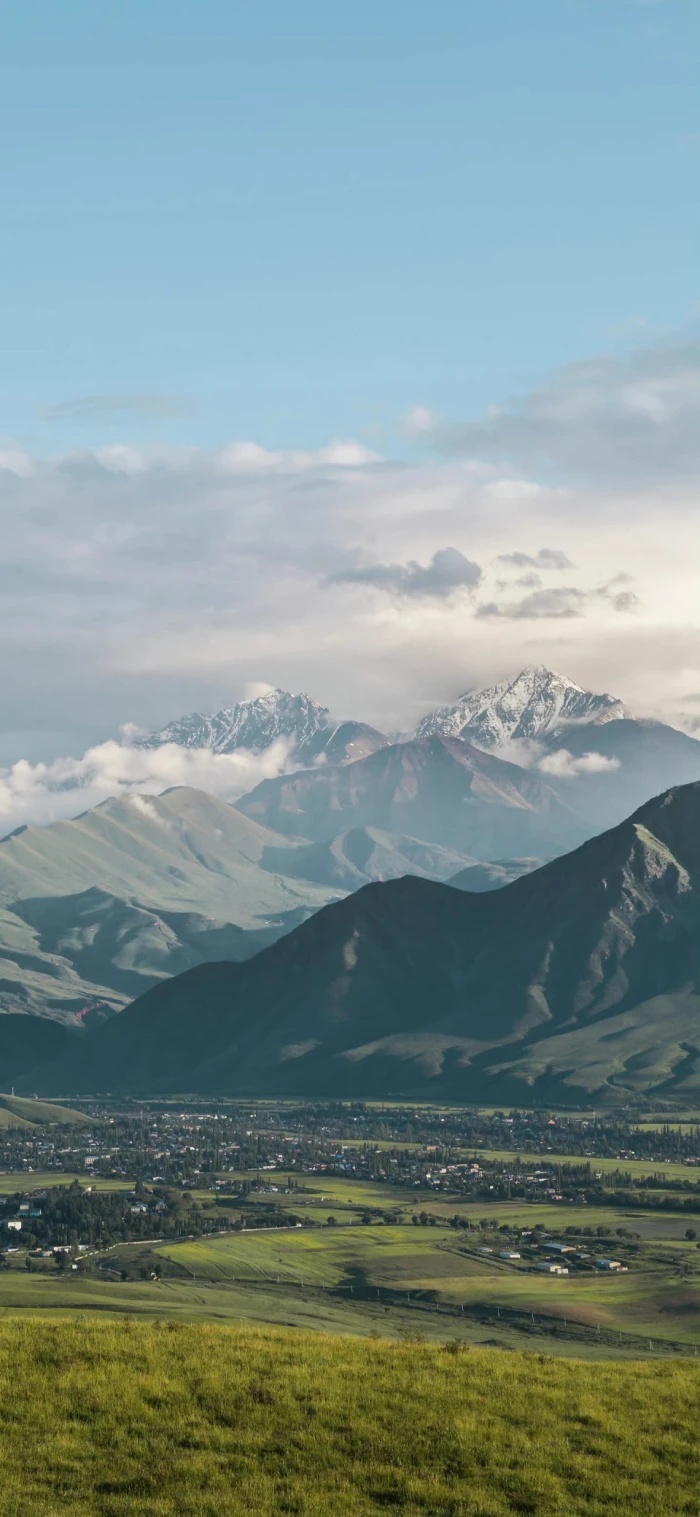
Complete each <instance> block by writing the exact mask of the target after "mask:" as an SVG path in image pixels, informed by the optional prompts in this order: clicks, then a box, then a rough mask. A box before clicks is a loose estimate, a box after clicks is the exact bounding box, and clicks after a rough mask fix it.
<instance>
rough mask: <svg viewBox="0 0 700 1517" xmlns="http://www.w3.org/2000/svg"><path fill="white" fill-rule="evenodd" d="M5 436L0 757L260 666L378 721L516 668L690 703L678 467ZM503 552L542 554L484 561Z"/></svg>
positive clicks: (108, 728)
mask: <svg viewBox="0 0 700 1517" xmlns="http://www.w3.org/2000/svg"><path fill="white" fill-rule="evenodd" d="M1 447H2V458H0V464H1V463H2V462H3V461H4V462H5V464H6V467H4V468H2V467H0V524H1V530H2V543H3V554H2V562H1V563H0V592H1V593H0V642H1V644H2V647H3V650H4V653H5V659H4V667H3V725H2V730H1V731H0V764H2V763H4V764H6V765H12V764H13V763H14V761H15V760H17V759H18V758H20V757H23V758H25V759H27V760H28V761H29V762H30V763H31V764H35V763H37V762H38V761H41V760H43V761H45V762H51V761H53V759H54V757H55V755H57V754H65V753H69V754H82V753H83V752H84V751H85V750H88V749H89V748H92V747H95V746H99V745H100V744H101V743H102V742H103V741H105V740H107V739H108V738H111V737H113V736H114V735H115V734H116V733H118V731H119V729H120V726H121V725H122V724H123V723H125V722H131V723H134V724H135V725H136V727H137V728H141V729H146V730H148V731H152V730H154V729H158V728H160V727H162V726H164V725H165V723H166V722H167V721H169V720H172V719H174V718H177V717H178V716H180V715H181V714H182V713H183V712H187V711H192V710H199V711H205V712H206V711H214V710H216V709H217V708H218V707H220V706H222V705H224V704H226V703H229V702H232V701H235V700H237V699H240V698H241V696H242V694H243V693H244V688H245V686H246V685H247V684H249V683H250V682H251V681H252V680H256V681H265V682H269V683H270V684H271V685H276V686H280V687H282V688H284V689H291V690H300V689H307V690H309V692H310V693H311V694H312V695H313V696H314V697H315V698H316V699H318V700H319V701H321V702H322V704H323V705H325V706H328V707H330V709H331V710H332V711H333V712H334V714H335V715H337V716H339V717H344V716H357V717H358V718H360V719H362V720H365V721H368V722H370V723H372V725H374V726H378V727H380V728H387V727H388V728H389V729H390V730H407V729H408V728H410V727H412V726H414V725H415V724H416V722H417V721H418V720H419V719H420V718H421V717H422V716H423V715H424V713H425V712H426V711H427V710H429V709H431V707H434V706H437V705H441V704H445V703H446V702H449V701H451V700H453V699H455V698H456V697H457V696H458V695H459V693H460V691H462V690H464V689H465V688H467V687H472V688H473V687H478V686H479V685H481V684H489V683H492V682H494V681H496V680H499V679H503V678H505V677H507V676H508V675H512V674H514V673H516V672H517V671H518V669H519V668H520V667H522V666H523V665H524V664H526V663H545V664H548V665H549V666H550V667H553V668H555V669H556V668H559V669H561V670H562V671H563V672H564V673H567V674H570V675H571V677H572V678H573V679H575V680H576V681H577V682H578V683H579V684H582V685H585V686H587V687H588V688H593V689H609V690H611V691H612V692H613V693H614V694H615V695H619V696H620V697H621V698H622V699H623V700H625V701H626V702H627V703H628V704H629V705H630V707H631V708H632V709H635V710H637V711H638V712H639V713H640V714H642V715H649V716H660V717H661V718H662V719H664V720H671V721H673V720H675V719H676V718H677V715H678V713H682V712H683V711H691V710H692V709H693V708H692V707H691V705H690V703H686V702H685V699H684V697H685V693H686V692H687V691H689V690H690V691H692V690H697V689H700V634H699V631H698V621H699V616H698V596H697V583H696V573H697V566H696V562H695V559H694V556H693V554H692V553H691V552H689V550H688V544H689V543H690V542H692V541H694V535H693V534H694V533H695V532H696V530H697V525H696V523H697V495H696V492H694V491H693V490H690V489H688V488H686V481H685V480H679V479H678V477H675V476H673V475H670V476H669V477H668V479H666V478H662V477H659V476H658V475H654V474H653V473H652V474H651V475H650V476H649V478H648V479H644V480H640V481H639V483H638V485H637V487H636V488H635V490H634V491H631V490H630V489H629V488H628V483H627V481H623V483H622V484H621V485H619V486H618V485H617V484H611V483H608V482H604V483H595V482H594V483H590V482H587V483H586V484H585V485H584V486H580V487H579V486H578V485H575V484H573V483H569V484H566V485H557V487H556V488H553V487H552V486H551V485H550V484H547V483H543V482H542V480H541V479H540V478H538V477H537V476H536V474H535V473H534V471H532V470H530V471H528V470H524V471H523V472H522V473H521V475H520V477H518V475H517V472H516V471H515V470H514V469H513V467H512V466H510V465H509V466H508V467H507V468H505V469H503V470H501V471H500V472H499V470H498V468H497V466H496V465H494V464H491V463H486V462H484V463H475V462H474V460H473V459H469V458H468V459H463V458H461V457H459V456H456V455H454V454H451V455H449V456H447V457H439V456H436V455H431V456H430V457H425V456H423V457H421V458H420V460H418V461H414V460H410V461H409V460H406V459H394V460H392V459H388V458H381V457H379V456H378V454H377V453H376V452H374V451H373V450H371V449H370V448H368V447H367V446H366V445H365V443H364V442H363V441H361V440H360V441H357V440H355V441H353V440H347V439H346V440H341V441H337V440H336V441H335V442H333V441H331V442H329V443H328V444H327V445H326V446H320V447H317V448H308V447H305V448H302V447H300V448H293V447H287V448H284V449H272V448H265V447H261V446H259V445H258V444H255V443H252V442H250V441H245V440H240V439H239V440H236V439H233V440H232V441H231V442H230V443H229V444H228V445H227V446H225V447H217V448H216V449H213V450H206V449H200V448H194V447H178V448H165V447H158V448H144V447H142V446H140V445H139V444H138V442H137V441H136V440H135V439H134V437H133V436H130V435H129V433H128V431H125V432H124V433H123V434H122V433H120V434H118V435H117V436H113V437H112V440H111V442H109V441H108V440H107V438H106V437H105V439H103V445H102V446H101V447H99V448H97V449H94V448H92V449H91V448H81V449H75V450H72V451H71V452H69V453H65V454H63V455H61V456H58V457H56V458H42V457H40V456H30V455H29V454H28V453H27V452H26V450H25V449H24V448H23V447H22V446H21V445H20V444H18V443H17V442H15V441H13V440H12V439H4V440H3V441H2V444H1ZM447 544H449V545H450V546H451V548H452V553H451V554H450V553H448V552H447V551H446V548H445V546H442V545H447ZM541 544H546V545H550V546H549V547H548V548H547V550H544V549H542V548H541V547H540V546H539V545H541ZM533 545H534V546H533ZM551 545H553V546H551ZM436 547H438V548H439V549H440V551H439V552H438V553H436ZM516 550H517V551H518V552H524V553H525V555H526V557H527V558H534V559H535V560H536V566H533V565H531V564H525V565H522V566H521V565H520V564H519V563H515V564H512V563H509V562H506V563H503V562H499V560H501V559H503V558H505V559H506V560H508V559H509V558H510V556H511V554H513V553H514V552H515V551H516ZM545 551H546V552H547V553H548V554H550V555H551V554H555V553H556V554H557V555H559V554H563V555H564V557H565V558H566V559H567V560H568V561H569V563H570V564H571V565H575V566H576V567H575V568H568V569H566V570H565V571H564V570H558V569H555V568H554V567H553V565H552V560H551V558H548V559H547V562H546V563H545V560H544V558H540V555H541V554H543V553H544V552H545ZM470 565H472V567H471V568H470V567H469V566H470ZM550 565H552V567H551V568H550ZM478 566H481V568H480V569H479V567H478ZM621 567H624V569H625V571H626V573H627V574H629V575H633V576H634V579H633V580H627V581H624V582H623V581H621V580H620V579H619V578H618V572H617V571H618V570H619V569H620V568H621ZM505 571H508V572H505ZM532 574H539V575H540V576H541V578H542V584H540V585H538V584H530V583H528V584H517V580H518V579H522V578H524V577H528V578H529V576H530V575H532ZM504 582H505V583H504ZM358 585H367V587H368V588H367V590H366V591H365V592H364V593H358V588H357V587H358ZM372 585H374V586H375V589H374V591H372ZM329 586H331V588H329ZM548 587H549V588H548ZM633 595H635V596H636V597H637V604H636V606H633V605H632V601H631V597H632V596H633ZM533 596H534V597H535V598H534V599H533V598H532V597H533ZM621 598H624V599H621ZM632 610H634V614H631V611H632ZM52 804H57V802H52Z"/></svg>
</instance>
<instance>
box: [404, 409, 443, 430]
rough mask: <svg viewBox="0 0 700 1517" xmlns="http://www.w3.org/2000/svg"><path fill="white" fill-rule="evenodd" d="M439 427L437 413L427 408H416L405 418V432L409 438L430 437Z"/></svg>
mask: <svg viewBox="0 0 700 1517" xmlns="http://www.w3.org/2000/svg"><path fill="white" fill-rule="evenodd" d="M439 425H440V418H439V416H438V415H437V414H436V412H435V411H429V410H428V407H427V406H414V407H413V410H412V411H409V413H408V415H407V416H405V417H404V421H403V430H404V432H405V434H406V436H407V437H429V436H430V434H431V433H432V432H435V431H437V428H438V427H439Z"/></svg>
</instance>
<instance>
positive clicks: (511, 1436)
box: [0, 1318, 700, 1517]
mask: <svg viewBox="0 0 700 1517" xmlns="http://www.w3.org/2000/svg"><path fill="white" fill-rule="evenodd" d="M0 1386H1V1387H2V1392H3V1408H4V1410H3V1417H2V1420H1V1421H0V1455H1V1457H2V1467H3V1495H2V1511H3V1513H4V1514H5V1517H53V1514H58V1513H59V1512H60V1513H61V1514H62V1517H94V1514H99V1517H136V1514H138V1517H171V1514H172V1517H175V1514H177V1517H205V1514H206V1517H210V1514H211V1517H213V1514H214V1513H216V1514H231V1517H233V1514H239V1513H240V1514H241V1517H242V1514H244V1513H245V1514H246V1517H278V1514H279V1513H299V1514H303V1517H366V1514H371V1513H379V1512H386V1511H387V1509H389V1510H393V1511H396V1512H402V1513H404V1514H406V1517H419V1514H420V1517H510V1514H512V1513H534V1514H537V1517H676V1514H678V1517H680V1514H681V1513H684V1514H697V1513H698V1511H699V1510H700V1505H699V1502H698V1495H697V1492H698V1482H699V1480H700V1444H699V1443H698V1439H697V1427H698V1420H699V1417H700V1366H698V1365H696V1364H694V1363H692V1362H689V1361H685V1362H680V1363H674V1364H658V1365H657V1364H654V1365H649V1364H601V1363H597V1364H583V1363H579V1362H576V1361H571V1360H559V1361H553V1360H551V1359H548V1358H545V1357H544V1356H541V1355H539V1354H516V1353H513V1354H500V1353H498V1352H495V1351H493V1350H488V1349H481V1350H475V1351H470V1352H465V1351H464V1350H461V1349H459V1348H458V1346H457V1345H452V1344H449V1343H448V1344H447V1345H444V1346H443V1347H441V1348H436V1347H432V1346H426V1345H423V1344H416V1343H401V1344H395V1343H394V1344H388V1343H386V1342H381V1341H377V1342H372V1341H367V1340H364V1341H358V1340H356V1339H351V1338H332V1337H325V1336H320V1335H314V1336H309V1335H306V1334H292V1333H290V1332H287V1333H283V1332H252V1333H251V1332H238V1331H235V1330H231V1329H225V1328H218V1327H200V1326H185V1325H180V1324H174V1323H171V1322H163V1323H154V1324H150V1325H142V1324H138V1325H136V1324H134V1323H131V1322H129V1321H128V1320H127V1321H122V1322H119V1323H111V1322H110V1323H99V1324H92V1323H90V1324H89V1325H86V1324H84V1323H79V1322H57V1321H53V1322H42V1323H35V1322H31V1323H30V1322H28V1321H26V1320H25V1319H22V1318H17V1319H14V1320H6V1321H5V1322H3V1323H2V1325H1V1326H0Z"/></svg>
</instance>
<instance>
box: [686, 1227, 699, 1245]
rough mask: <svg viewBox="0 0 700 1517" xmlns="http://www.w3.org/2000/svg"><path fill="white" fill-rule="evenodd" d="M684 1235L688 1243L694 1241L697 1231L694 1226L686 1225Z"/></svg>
mask: <svg viewBox="0 0 700 1517" xmlns="http://www.w3.org/2000/svg"><path fill="white" fill-rule="evenodd" d="M685 1236H686V1238H687V1239H688V1242H689V1243H694V1242H695V1239H696V1238H697V1233H696V1231H695V1228H694V1227H686V1230H685Z"/></svg>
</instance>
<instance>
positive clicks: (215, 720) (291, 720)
mask: <svg viewBox="0 0 700 1517" xmlns="http://www.w3.org/2000/svg"><path fill="white" fill-rule="evenodd" d="M328 726H329V712H328V709H327V707H325V706H320V705H319V704H318V701H314V700H312V699H311V697H310V696H309V695H305V694H304V692H303V691H302V692H301V693H300V694H299V695H292V694H291V693H290V692H289V691H288V690H268V691H266V692H265V694H264V695H256V696H254V697H253V698H252V699H250V700H245V701H238V702H236V704H235V705H233V706H223V707H222V708H221V710H220V711H215V712H214V713H213V714H212V715H211V716H202V715H201V714H200V712H198V711H193V712H192V713H191V714H190V715H189V716H183V717H180V718H179V720H178V721H174V722H170V723H169V724H168V726H167V727H163V728H162V730H161V731H160V732H154V733H152V734H151V735H150V736H149V737H147V738H143V739H141V744H140V746H142V747H146V748H159V747H161V745H162V744H163V743H178V744H179V745H180V746H181V747H183V748H209V749H211V751H212V753H234V752H235V751H236V749H238V748H246V749H249V750H251V751H252V752H255V753H259V752H262V750H263V749H265V748H269V747H271V745H272V743H275V742H277V740H278V739H279V738H286V739H287V740H289V741H290V742H291V744H292V747H293V748H294V749H295V750H298V749H302V748H305V747H308V746H309V745H311V744H312V742H313V739H314V738H315V737H316V735H317V734H318V733H320V732H322V731H323V732H325V731H326V729H327V728H328Z"/></svg>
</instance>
